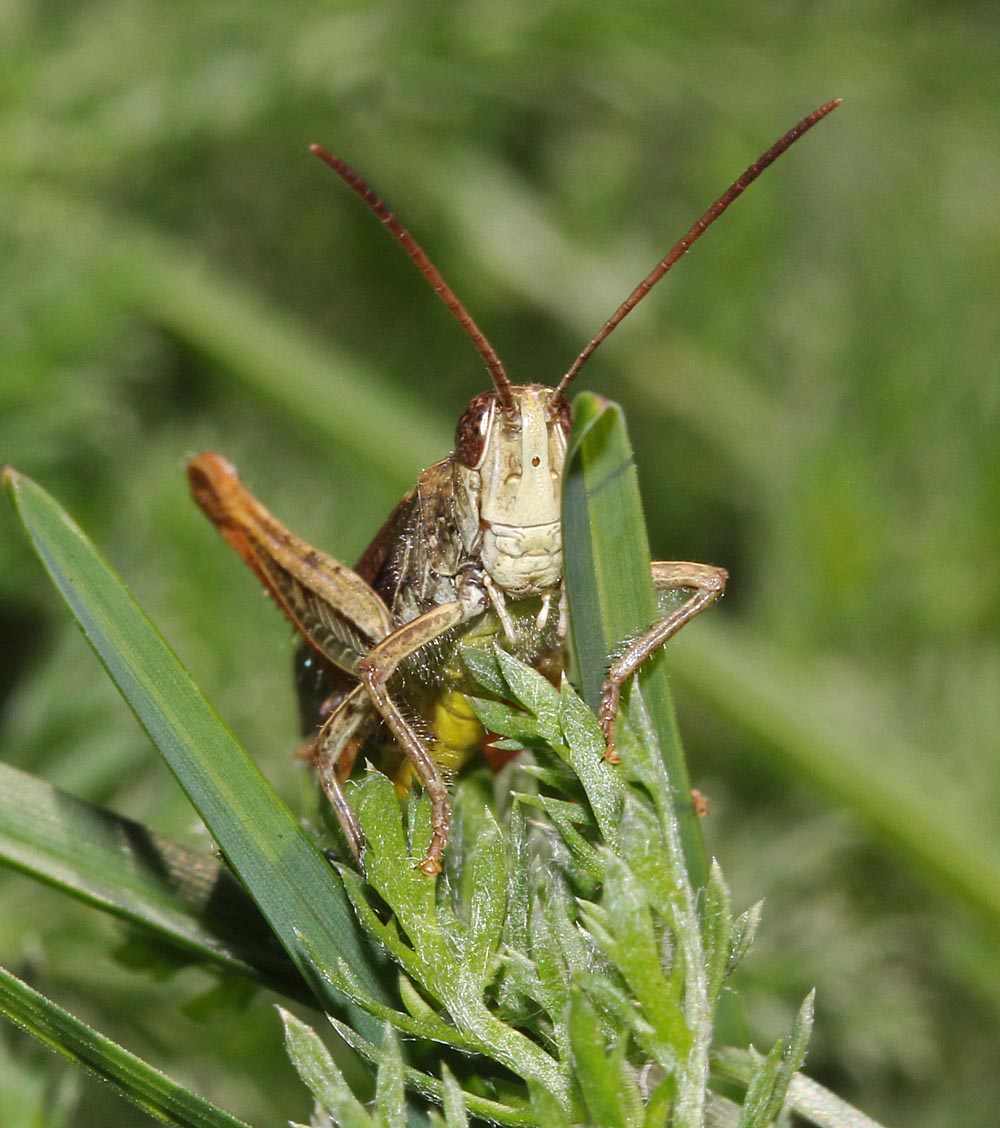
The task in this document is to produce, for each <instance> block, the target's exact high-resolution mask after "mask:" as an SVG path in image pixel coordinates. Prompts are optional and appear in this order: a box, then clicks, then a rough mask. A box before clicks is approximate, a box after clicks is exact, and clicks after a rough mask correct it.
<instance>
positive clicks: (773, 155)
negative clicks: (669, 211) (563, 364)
mask: <svg viewBox="0 0 1000 1128" xmlns="http://www.w3.org/2000/svg"><path fill="white" fill-rule="evenodd" d="M840 102H841V99H840V98H834V100H833V101H832V102H827V103H826V104H825V105H823V106H820V107H819V109H818V110H813V112H812V113H811V114H809V115H808V116H807V117H804V118H803V119H802V120H801V121H800V122H799V123H798V125H796V126H793V127H792V128H791V129H790V130H789V131H788V132H787V133H786V134H785V136H784V137H782V138H781V140H780V141H776V142H775V143H774V144H773V145H772V146H771V148H770V149H768V150H767V152H766V153H763V154H762V155H761V156H760V157H758V158H757V160H755V161H754V162H753V164H752V165H751V166H750V167H749V168H748V169H747V170H746V172H744V173H743V175H742V176H741V177H740V178H739V179H738V180H736V181H735V182H734V183H733V184H732V185H730V187H729V188H728V189H727V190H726V191H725V192H723V194H722V195H721V196H720V197H719V198H718V199H717V200H716V201H715V203H714V204H712V206H711V207H710V208H709V209H708V211H707V212H705V214H704V215H703V216H702V217H701V219H699V220H698V222H697V223H696V224H695V225H694V226H693V227H692V228H691V230H690V231H689V232H688V233H687V234H686V235H685V236H684V237H683V238H682V239H678V240H677V242H676V243H675V244H674V245H673V246H672V247H671V248H670V250H669V251H668V252H667V255H666V257H665V258H663V259H661V260H660V262H659V263H657V265H656V266H655V267H654V268H653V270H651V271H650V273H649V274H647V275H646V277H645V278H644V279H643V280H642V281H641V282H640V283H639V285H638V286H636V288H635V289H634V290H633V291H632V293H631V294H629V296H628V297H627V298H626V299H625V301H623V302H622V304H621V305H620V306H619V307H618V308H617V309H616V310H615V312H614V313H613V314H612V315H611V317H609V318H608V320H607V321H605V323H604V325H603V326H602V327H601V329H600V331H599V332H598V334H597V336H596V337H594V338H593V340H592V341H591V342H590V343H589V344H588V345H587V347H586V348H585V349H584V350H583V352H582V353H580V355H579V356H578V357H577V358H576V360H575V361H574V362H573V366H572V368H570V370H569V371H568V372H567V373H566V375H565V376H564V377H563V378H562V379H561V380H560V381H559V384H558V385H557V386H556V391H555V396H554V397H553V401H552V402H553V403H555V402H556V401H557V400H558V399H559V398H560V397H561V396H562V395H564V394H565V392H566V389H567V388H568V387H569V384H570V381H572V379H573V377H574V376H576V374H577V373H578V372H579V371H580V369H581V368H582V367H583V366H584V365H585V364H586V363H587V361H588V360H589V359H590V357H591V356H592V355H593V353H594V350H595V349H596V348H597V346H598V345H599V344H600V343H601V342H602V341H603V340H604V339H605V337H607V336H608V334H609V333H610V332H611V330H612V329H614V327H615V326H616V325H618V323H619V322H621V321H622V320H623V319H624V318H625V316H626V315H627V314H628V313H629V312H630V311H631V310H633V309H635V307H636V306H637V305H638V304H639V302H641V301H642V299H643V298H644V297H645V296H646V295H647V294H648V293H649V291H650V290H652V288H653V287H654V286H655V285H656V283H657V282H659V280H660V279H661V278H662V277H663V276H664V274H666V273H667V271H668V270H669V269H670V268H671V267H672V266H673V265H674V263H675V262H677V260H678V259H679V258H680V257H681V256H682V255H683V254H685V253H686V252H687V251H688V250H690V248H691V246H692V244H694V243H695V242H696V241H697V240H698V239H699V238H700V237H701V236H702V235H704V234H705V232H706V231H707V230H708V228H709V227H711V226H712V224H713V223H714V222H715V221H716V220H717V219H718V218H719V216H720V215H722V213H723V212H724V211H725V210H726V208H728V207H729V205H730V204H731V203H732V202H733V200H735V199H736V197H737V196H739V195H740V194H741V193H742V192H743V190H744V189H745V188H748V187H749V186H750V185H751V184H752V183H753V182H754V181H755V180H756V179H757V177H758V176H760V174H761V173H762V172H763V171H764V169H765V168H767V166H768V165H769V164H772V163H773V162H774V161H776V160H777V159H778V157H780V156H781V154H782V153H783V152H784V151H785V150H786V149H787V148H788V147H789V146H790V145H792V144H794V142H796V141H798V139H799V138H800V137H801V136H802V134H803V133H806V132H808V131H809V130H810V129H812V127H813V126H814V125H815V124H816V123H817V122H819V121H822V120H823V118H825V117H826V115H827V114H828V113H830V112H831V111H832V110H835V109H836V108H837V107H838V106H839V105H840Z"/></svg>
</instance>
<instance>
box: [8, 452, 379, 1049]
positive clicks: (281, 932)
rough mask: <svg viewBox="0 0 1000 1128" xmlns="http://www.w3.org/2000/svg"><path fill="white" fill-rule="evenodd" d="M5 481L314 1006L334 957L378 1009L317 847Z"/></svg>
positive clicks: (346, 907)
mask: <svg viewBox="0 0 1000 1128" xmlns="http://www.w3.org/2000/svg"><path fill="white" fill-rule="evenodd" d="M5 481H6V485H7V488H8V489H9V491H10V493H11V495H12V497H13V499H14V503H15V506H16V508H17V511H18V513H19V515H20V517H21V520H22V522H23V523H24V526H25V528H26V529H27V531H28V535H29V536H30V537H31V540H32V543H33V544H34V547H35V550H36V552H37V553H38V555H39V557H40V559H41V560H42V563H43V564H44V566H45V568H46V570H47V571H48V572H49V575H50V576H51V577H52V580H53V582H54V583H55V585H56V587H57V588H58V589H59V592H60V593H61V595H62V596H63V598H64V599H65V600H66V602H67V603H68V604H69V607H70V609H71V610H72V612H73V614H74V616H75V617H76V620H77V622H78V624H79V626H80V628H81V630H82V631H83V633H84V635H85V637H86V638H87V641H88V642H89V643H90V645H91V646H92V647H93V649H94V651H95V652H96V654H97V655H98V657H99V658H100V660H101V662H102V663H103V664H104V666H105V668H106V669H107V671H108V673H109V674H110V675H111V678H112V680H113V681H114V682H115V684H116V685H117V686H118V689H119V690H120V691H121V693H122V696H123V697H124V698H125V700H126V701H127V702H128V704H129V706H130V707H131V708H132V710H133V712H134V713H135V715H136V717H137V718H138V720H139V722H140V723H141V724H142V726H143V728H145V730H146V731H147V733H149V736H150V738H151V739H152V741H153V743H154V744H155V745H156V746H157V748H158V749H159V750H160V752H161V753H162V755H163V756H164V758H165V759H166V761H167V763H168V765H169V766H170V769H171V771H173V773H174V775H175V776H176V778H177V780H178V782H179V783H180V784H181V786H182V787H183V788H184V790H185V792H186V793H187V795H188V796H189V798H190V799H191V801H192V803H193V804H194V805H195V807H196V808H197V810H198V812H199V814H200V815H201V817H202V818H203V819H204V821H205V824H206V825H207V826H208V828H209V830H210V831H211V833H212V834H213V836H214V837H215V839H216V841H217V842H218V843H219V846H220V847H221V848H222V851H223V853H224V855H225V856H226V859H227V861H228V862H229V864H230V865H231V866H232V868H233V870H234V871H235V872H236V874H237V876H238V877H239V878H240V880H241V881H242V882H243V884H244V885H245V886H246V888H247V890H248V891H249V893H250V895H251V896H252V897H253V899H254V900H255V901H256V902H257V904H258V906H259V907H260V909H261V912H262V913H263V914H264V916H265V917H266V918H267V920H268V922H269V923H270V925H271V927H272V928H273V929H274V931H275V933H276V935H277V936H278V938H279V940H280V941H281V944H282V945H283V947H284V948H285V950H286V951H287V952H288V954H289V955H290V956H291V958H292V960H293V962H294V963H295V964H296V965H297V967H298V969H299V971H300V972H301V973H302V975H303V976H304V977H305V978H306V980H307V981H308V983H309V985H310V987H311V988H312V989H313V991H314V992H315V993H316V996H317V998H318V999H319V1001H320V1003H321V1004H322V1005H323V1006H324V1007H325V1008H326V1009H334V1010H341V1011H342V1010H343V1009H344V1004H345V1000H344V999H343V997H342V996H340V995H339V994H338V993H337V992H335V991H334V990H332V989H331V988H330V986H329V983H328V981H327V979H326V977H325V974H324V967H333V966H335V964H336V961H337V960H339V959H344V960H346V961H347V962H348V963H349V964H350V966H351V967H352V969H353V971H354V974H355V976H356V977H357V979H358V980H359V981H360V982H362V983H363V984H364V986H365V987H366V989H367V990H368V991H369V992H370V993H371V994H372V995H374V996H375V997H377V998H383V999H384V998H385V997H386V996H385V988H384V987H383V986H382V984H381V982H380V980H379V978H378V976H377V974H376V971H375V968H374V966H373V962H374V957H373V955H372V952H371V950H370V949H369V948H367V947H365V946H364V945H363V944H362V942H361V940H360V938H359V933H358V930H357V925H356V923H355V918H354V914H353V912H352V910H351V907H350V904H349V902H348V900H347V897H346V895H345V893H344V891H343V887H342V885H341V884H340V882H339V880H338V878H337V877H336V875H335V874H334V872H333V871H332V869H331V867H330V866H329V864H328V863H327V861H326V860H325V859H324V857H323V855H322V854H321V853H320V851H319V849H318V847H317V846H316V845H315V843H313V842H312V841H311V840H310V839H309V838H308V837H307V836H306V835H305V833H304V832H303V831H302V829H301V828H300V827H299V825H298V822H297V821H296V819H295V818H294V816H293V815H292V813H291V812H290V811H289V810H288V808H287V807H286V806H285V805H284V804H283V803H282V802H281V800H280V799H279V798H278V796H277V795H276V794H275V793H274V790H273V789H272V788H271V786H270V785H269V784H268V783H267V781H266V780H265V779H264V777H263V775H262V774H261V773H260V771H259V769H258V768H257V766H256V765H255V764H254V763H253V761H252V760H251V759H250V758H249V756H248V755H247V754H246V752H245V751H244V749H243V748H242V747H241V746H240V745H239V743H238V742H237V740H236V738H235V737H234V736H233V734H232V733H231V732H230V730H229V729H228V727H227V726H226V725H225V724H224V723H223V722H222V720H221V719H220V718H219V716H218V714H217V713H216V712H215V711H214V710H213V709H212V707H211V706H210V705H209V704H208V702H207V701H206V700H205V698H204V697H203V696H202V694H201V691H200V690H199V689H198V688H197V686H195V684H194V683H193V681H192V680H191V678H190V676H189V675H188V673H187V671H186V670H185V669H184V667H183V666H182V665H181V664H180V662H179V660H178V659H177V657H176V655H175V654H174V653H173V651H172V650H171V649H170V647H169V646H168V645H167V644H166V642H165V641H164V640H163V638H162V637H161V636H160V635H159V634H158V632H157V631H156V629H155V628H154V627H153V625H152V624H151V623H150V622H149V620H148V619H147V618H146V616H145V614H144V613H143V612H142V610H141V609H140V608H139V607H138V605H137V604H136V603H135V601H134V600H133V598H132V596H131V595H130V594H129V592H128V591H127V590H126V589H125V587H124V586H123V585H122V583H121V581H120V580H119V579H118V578H117V577H116V576H115V575H114V573H113V572H112V571H111V570H110V568H109V567H108V565H107V564H106V563H105V562H104V560H103V559H102V558H101V557H100V556H99V554H98V553H97V551H96V550H95V549H94V547H93V545H92V544H91V543H90V542H89V541H88V540H87V538H86V537H85V536H84V534H83V533H82V532H81V530H80V529H79V528H78V527H77V526H76V525H75V524H74V523H73V521H72V520H71V519H70V518H69V516H68V515H67V514H66V513H65V512H64V511H63V510H62V509H61V508H60V507H59V506H58V505H57V504H56V502H55V501H54V500H53V499H52V498H51V497H50V496H49V495H48V494H47V493H46V492H45V491H44V490H43V489H42V488H41V487H40V486H38V485H36V484H35V483H34V482H32V481H30V479H28V478H25V477H23V476H22V475H20V474H18V473H17V472H16V471H14V470H8V471H7V472H6V475H5ZM306 941H308V946H307V944H306ZM310 953H312V954H313V957H314V958H311V957H310ZM352 1010H353V1008H352ZM352 1018H353V1019H354V1020H355V1021H356V1022H357V1023H358V1024H359V1027H360V1028H362V1029H363V1030H364V1031H365V1032H366V1033H367V1035H368V1036H369V1037H371V1038H372V1039H373V1040H376V1041H377V1040H378V1037H379V1033H380V1031H379V1029H378V1028H377V1026H373V1024H372V1023H371V1021H370V1020H369V1019H368V1018H367V1016H365V1015H363V1014H361V1013H353V1014H352Z"/></svg>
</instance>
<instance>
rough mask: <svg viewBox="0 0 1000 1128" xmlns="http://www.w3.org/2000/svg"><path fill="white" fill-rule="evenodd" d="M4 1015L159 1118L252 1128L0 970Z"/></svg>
mask: <svg viewBox="0 0 1000 1128" xmlns="http://www.w3.org/2000/svg"><path fill="white" fill-rule="evenodd" d="M0 1012H2V1013H3V1014H4V1015H6V1017H7V1018H9V1019H10V1020H11V1021H12V1022H13V1023H15V1024H16V1025H17V1026H19V1027H20V1028H21V1029H22V1030H24V1031H26V1032H27V1033H29V1034H31V1035H33V1036H34V1037H35V1038H37V1039H38V1040H39V1041H40V1042H41V1043H43V1045H46V1046H48V1048H49V1049H50V1050H54V1051H55V1052H56V1053H57V1054H60V1055H61V1056H62V1057H64V1058H67V1059H68V1060H69V1061H71V1062H73V1063H74V1064H76V1065H79V1066H81V1067H82V1068H83V1069H86V1070H87V1071H88V1072H89V1073H93V1074H95V1075H96V1076H97V1077H99V1078H101V1080H103V1081H110V1082H111V1083H112V1084H113V1085H114V1086H115V1088H116V1089H117V1090H118V1092H119V1093H121V1095H122V1096H124V1097H126V1098H127V1099H128V1100H130V1101H131V1102H132V1103H133V1104H135V1105H138V1106H139V1108H141V1109H142V1110H143V1111H144V1112H147V1113H149V1115H150V1116H152V1117H154V1118H155V1119H157V1120H161V1121H163V1122H164V1123H166V1124H177V1125H182V1126H183V1128H247V1125H246V1123H245V1121H242V1120H237V1119H236V1117H235V1116H230V1114H229V1113H228V1112H223V1111H222V1109H220V1108H217V1107H216V1106H215V1105H213V1104H211V1103H210V1102H208V1101H206V1100H204V1099H203V1098H201V1097H199V1096H197V1095H196V1094H195V1093H192V1092H190V1091H189V1090H188V1089H185V1088H184V1087H183V1086H182V1085H178V1084H177V1082H176V1081H172V1080H171V1079H170V1078H169V1077H167V1076H166V1074H164V1073H161V1072H160V1071H159V1070H158V1069H154V1068H153V1066H151V1065H149V1064H148V1062H145V1061H143V1060H142V1058H138V1057H136V1056H135V1055H134V1054H130V1053H129V1052H128V1050H125V1049H123V1048H122V1047H121V1046H119V1045H118V1044H117V1043H115V1042H112V1041H111V1040H110V1039H109V1038H105V1037H104V1036H103V1035H102V1034H98V1033H97V1031H96V1030H93V1029H92V1028H91V1027H89V1026H87V1025H86V1023H83V1022H81V1021H80V1020H79V1019H77V1018H74V1017H73V1015H71V1014H69V1013H68V1012H67V1011H64V1010H63V1009H62V1008H61V1007H59V1006H56V1004H55V1003H53V1002H52V1001H51V999H47V998H46V997H45V996H44V995H41V994H39V993H38V992H37V991H36V990H34V988H32V987H29V986H28V984H27V983H23V982H22V981H21V980H20V979H18V978H17V977H16V976H14V975H11V973H10V972H9V971H7V970H6V968H0Z"/></svg>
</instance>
